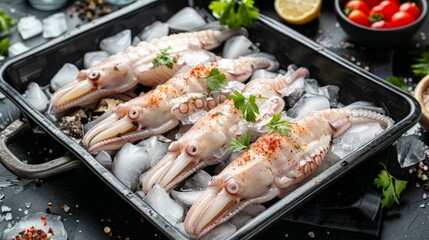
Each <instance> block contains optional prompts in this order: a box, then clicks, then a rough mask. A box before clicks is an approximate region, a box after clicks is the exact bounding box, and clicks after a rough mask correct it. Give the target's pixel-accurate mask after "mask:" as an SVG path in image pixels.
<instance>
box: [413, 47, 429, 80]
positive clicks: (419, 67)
mask: <svg viewBox="0 0 429 240" xmlns="http://www.w3.org/2000/svg"><path fill="white" fill-rule="evenodd" d="M415 60H416V62H417V63H415V64H412V65H411V69H412V70H413V73H414V74H415V75H416V76H418V77H424V76H426V75H428V74H429V51H425V52H422V53H420V56H419V57H417V58H416V59H415Z"/></svg>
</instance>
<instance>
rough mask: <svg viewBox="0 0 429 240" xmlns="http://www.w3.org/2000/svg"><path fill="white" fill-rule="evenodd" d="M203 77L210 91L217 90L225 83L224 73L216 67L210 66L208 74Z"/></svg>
mask: <svg viewBox="0 0 429 240" xmlns="http://www.w3.org/2000/svg"><path fill="white" fill-rule="evenodd" d="M205 78H206V79H207V86H208V87H209V89H210V90H212V91H216V90H219V89H220V88H221V87H223V86H225V85H226V83H227V80H226V76H225V74H223V73H221V72H220V71H219V69H217V68H212V70H210V73H209V75H208V76H207V77H205Z"/></svg>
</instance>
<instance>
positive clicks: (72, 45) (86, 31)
mask: <svg viewBox="0 0 429 240" xmlns="http://www.w3.org/2000/svg"><path fill="white" fill-rule="evenodd" d="M208 3H209V1H203V0H200V1H198V0H196V1H187V0H176V1H168V0H159V1H155V0H142V1H137V2H135V3H134V4H132V5H129V6H127V7H125V8H123V9H121V10H118V11H116V12H114V13H112V14H111V15H108V16H107V17H105V18H103V19H99V20H98V21H97V22H95V23H91V24H87V25H84V26H82V27H81V28H80V29H76V30H73V31H72V32H70V33H68V34H66V35H64V36H62V37H60V38H58V39H55V40H53V41H51V42H49V43H47V44H45V45H43V46H40V47H37V48H35V49H33V50H31V51H29V52H27V53H25V54H23V55H22V56H19V57H17V58H14V59H11V60H10V61H9V62H7V63H6V64H5V65H4V66H3V67H2V68H1V81H0V91H1V92H2V93H3V94H4V95H6V97H8V98H9V99H11V101H12V102H13V103H15V104H16V105H17V106H18V107H19V108H20V109H21V111H22V112H23V114H24V115H25V116H26V117H27V118H28V119H29V120H30V121H31V122H33V124H37V125H39V126H40V127H41V128H42V129H44V130H45V131H46V132H47V133H49V134H50V135H51V136H52V137H53V138H54V139H56V140H57V141H58V142H59V143H61V145H63V146H64V147H65V148H66V149H67V150H68V151H70V152H71V153H72V154H73V155H74V156H76V157H77V158H79V159H80V160H81V161H82V162H83V163H85V164H86V165H87V166H88V167H89V168H90V169H91V170H92V171H93V172H94V173H95V174H96V175H97V176H98V177H100V178H101V179H102V180H103V181H104V182H105V184H107V185H108V186H110V187H111V188H112V189H113V190H114V191H115V192H117V194H119V195H120V196H122V197H123V199H124V200H125V202H126V203H127V204H130V205H131V206H133V207H134V208H135V209H136V210H137V211H138V212H139V213H141V215H142V216H144V217H145V218H146V219H148V220H149V221H150V222H151V223H153V224H154V225H155V226H157V227H158V228H159V229H160V230H161V231H162V232H163V233H164V234H165V235H167V236H168V237H170V238H173V239H187V237H186V236H185V235H183V234H182V233H181V232H180V231H179V230H178V229H176V228H175V227H174V226H172V225H171V224H170V223H169V222H167V221H166V220H165V219H164V218H163V217H161V216H160V215H158V214H157V213H156V212H155V211H154V210H153V209H152V208H151V207H149V206H148V205H147V204H146V203H145V202H144V201H143V200H142V199H140V198H139V197H138V196H137V195H135V194H134V193H133V192H132V191H130V190H129V189H128V188H126V187H125V186H124V185H123V184H122V183H121V182H120V181H119V180H118V179H117V178H116V177H114V176H113V175H112V173H111V172H110V171H108V170H106V169H105V168H104V167H103V166H101V164H100V163H98V162H97V161H96V160H95V159H94V157H93V156H92V155H91V154H90V153H89V152H88V151H87V150H86V149H84V148H83V147H82V146H80V145H79V144H78V143H76V142H75V141H74V140H72V139H71V138H70V137H69V136H67V135H66V134H64V133H63V132H61V131H60V130H59V129H58V128H57V127H56V126H55V124H54V123H53V122H51V121H50V120H49V119H47V118H46V117H45V116H44V115H43V114H41V113H40V112H38V111H37V110H36V109H35V108H34V107H33V106H32V105H31V104H30V103H29V102H28V101H26V100H25V99H24V98H23V97H22V93H23V92H24V91H25V89H26V87H27V85H28V83H29V82H37V83H38V84H39V85H41V86H44V85H47V84H49V81H50V79H51V78H52V77H53V76H54V75H55V73H56V72H57V71H58V70H59V69H60V68H61V67H62V66H63V64H64V63H67V62H69V63H73V64H75V65H77V66H78V67H81V66H82V61H83V55H84V53H85V52H89V51H95V50H98V44H99V42H100V40H101V39H103V38H105V37H107V36H111V35H113V34H115V33H117V32H119V31H122V30H123V29H131V31H132V32H133V33H134V34H136V33H138V32H140V31H141V30H142V29H143V28H144V27H145V26H146V25H149V24H150V23H152V22H153V21H154V20H161V21H165V20H167V19H168V18H169V17H170V16H172V15H173V14H174V13H176V12H177V11H178V10H180V9H181V8H183V7H185V6H193V7H195V8H197V9H199V10H201V11H202V12H204V13H206V14H207V13H208V11H207V6H208ZM249 37H250V39H251V40H252V41H253V42H258V43H260V48H261V49H262V50H263V51H265V52H268V53H271V54H273V55H275V56H276V58H277V59H278V60H279V61H280V63H281V67H282V68H283V69H285V68H286V66H287V65H289V64H292V63H294V64H296V65H298V66H303V67H307V68H308V69H309V70H310V74H311V77H312V78H315V79H317V80H318V81H319V82H320V84H321V85H327V84H334V85H338V86H339V87H340V96H339V101H340V102H342V103H344V104H349V103H352V102H354V101H358V100H364V101H371V102H374V103H375V104H377V105H379V106H382V107H383V108H385V110H387V112H388V114H389V115H390V116H391V117H392V118H393V119H394V120H395V122H396V124H395V125H394V126H393V127H392V128H390V129H388V130H386V131H385V132H383V133H382V134H381V135H380V136H378V137H377V138H375V139H374V140H372V141H371V142H369V143H368V144H366V145H364V146H363V147H361V148H359V149H358V150H356V151H354V152H353V153H352V154H350V155H348V156H347V157H345V158H344V159H342V160H341V161H340V162H338V163H337V164H335V165H333V166H332V167H330V168H329V169H327V170H325V171H324V172H322V173H321V174H319V175H318V176H317V177H315V178H314V179H311V180H309V181H308V182H306V183H305V184H303V185H302V186H300V187H299V188H297V189H296V190H294V191H293V192H292V193H290V194H289V195H287V196H286V197H284V198H282V199H280V200H278V201H277V202H276V203H274V204H273V205H271V206H270V207H269V208H267V210H266V211H264V212H263V213H261V214H260V215H259V216H257V217H256V218H254V219H253V220H252V221H251V222H249V223H247V224H246V225H244V226H243V227H241V228H240V229H238V230H237V232H235V233H234V234H233V235H231V236H230V237H229V238H228V239H248V238H252V237H254V236H255V235H256V234H258V232H260V231H262V230H264V229H265V228H267V227H268V226H270V225H271V224H272V223H273V222H275V221H276V220H278V219H279V218H280V217H281V216H283V215H284V214H285V213H287V212H288V211H290V210H292V209H294V208H296V207H297V206H299V205H301V204H302V203H304V202H305V201H307V200H308V199H310V198H311V197H314V196H315V195H316V194H317V193H319V192H320V191H322V190H323V189H325V188H326V187H327V186H328V185H329V184H331V183H332V182H333V181H335V180H337V179H339V178H340V177H341V176H343V175H345V174H346V173H347V172H349V171H350V170H351V169H353V168H355V167H356V166H357V165H359V164H361V163H362V162H364V161H365V160H367V159H369V157H370V156H372V155H374V154H375V153H377V152H379V151H380V150H382V149H384V148H386V147H387V146H389V145H391V144H392V143H393V142H394V141H395V140H396V139H398V138H399V137H400V136H401V135H402V134H403V133H404V132H405V131H406V130H408V129H409V128H411V127H412V126H413V125H414V124H415V123H417V121H418V120H419V117H420V114H421V109H420V106H419V105H418V103H417V102H416V101H415V100H414V98H412V97H411V96H410V95H408V94H405V93H403V92H401V91H399V90H398V89H396V88H395V87H392V86H390V85H389V84H386V83H385V82H384V81H383V80H382V79H380V78H378V77H376V76H374V75H372V74H370V73H368V72H366V71H364V70H362V69H360V68H358V67H356V66H355V65H353V64H351V63H349V62H347V61H345V60H344V59H342V58H340V57H339V56H337V55H335V54H334V53H332V52H330V51H329V50H327V49H325V48H323V47H322V46H320V45H318V44H317V43H315V42H313V41H311V40H309V39H307V38H306V37H304V36H303V35H301V34H299V33H297V32H296V31H294V30H292V29H290V28H288V27H286V26H285V25H283V24H281V23H279V22H277V21H274V20H272V19H270V18H268V17H266V16H263V15H261V16H260V20H259V21H257V22H256V23H255V25H254V26H253V27H252V28H251V29H249Z"/></svg>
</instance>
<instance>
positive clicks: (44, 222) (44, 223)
mask: <svg viewBox="0 0 429 240" xmlns="http://www.w3.org/2000/svg"><path fill="white" fill-rule="evenodd" d="M40 220H41V221H42V223H43V226H46V218H45V217H44V216H41V217H40Z"/></svg>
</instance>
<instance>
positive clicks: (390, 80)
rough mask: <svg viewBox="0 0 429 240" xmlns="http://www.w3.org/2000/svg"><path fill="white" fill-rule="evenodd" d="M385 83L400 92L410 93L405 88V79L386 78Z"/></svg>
mask: <svg viewBox="0 0 429 240" xmlns="http://www.w3.org/2000/svg"><path fill="white" fill-rule="evenodd" d="M386 82H388V83H390V84H392V85H393V86H396V87H398V88H399V89H401V90H402V91H404V92H406V93H410V92H409V91H408V88H407V84H406V83H405V79H404V78H403V77H395V76H389V77H388V78H386Z"/></svg>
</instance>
